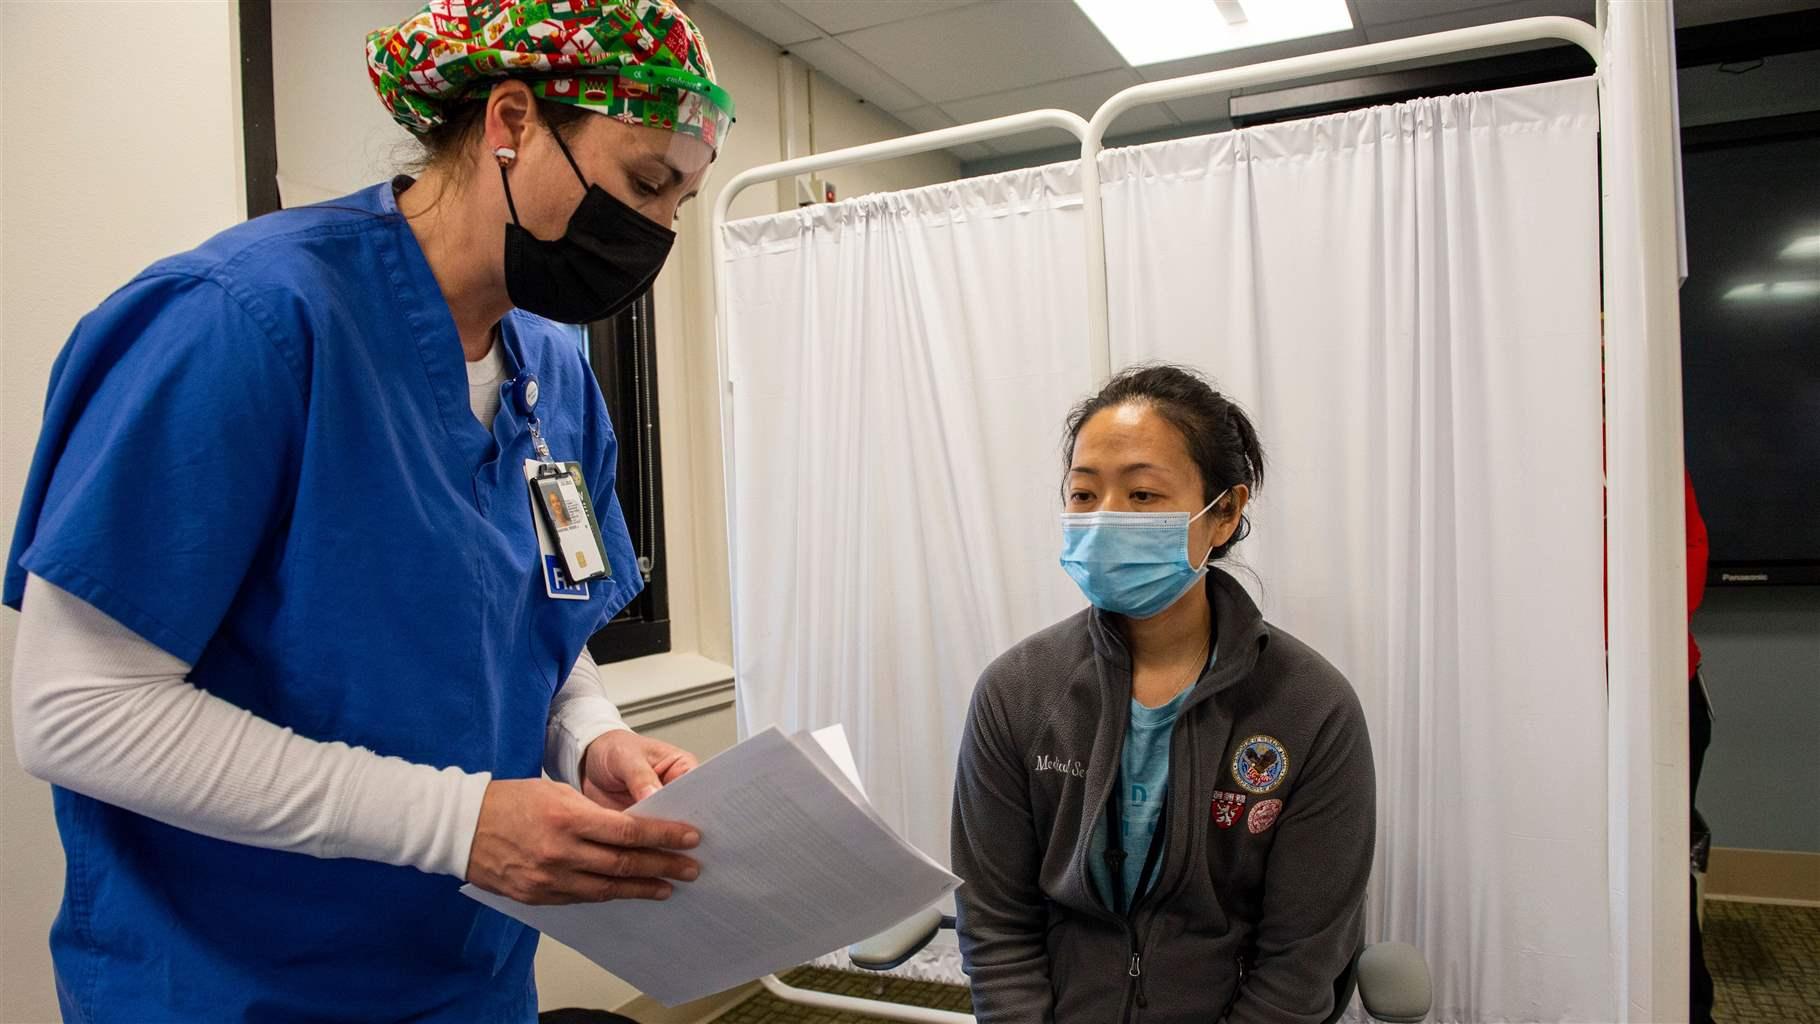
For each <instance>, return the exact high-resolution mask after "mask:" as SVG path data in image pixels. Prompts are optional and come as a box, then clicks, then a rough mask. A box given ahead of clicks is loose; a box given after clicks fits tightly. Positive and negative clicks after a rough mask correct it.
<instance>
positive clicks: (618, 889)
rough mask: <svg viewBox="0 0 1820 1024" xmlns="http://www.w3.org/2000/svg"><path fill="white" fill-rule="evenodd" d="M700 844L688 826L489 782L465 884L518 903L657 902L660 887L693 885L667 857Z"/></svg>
mask: <svg viewBox="0 0 1820 1024" xmlns="http://www.w3.org/2000/svg"><path fill="white" fill-rule="evenodd" d="M596 745H598V741H597V742H596ZM590 749H592V748H590ZM700 841H701V836H700V834H699V833H697V832H696V831H695V829H693V828H691V827H689V826H688V825H684V824H681V823H679V822H673V821H658V820H655V819H649V818H635V817H633V816H632V815H629V814H625V813H623V812H621V811H618V810H614V809H611V808H608V807H602V806H600V805H599V804H596V803H595V802H594V801H592V800H590V799H588V798H587V797H585V796H583V795H581V794H580V793H577V792H576V791H575V790H573V789H571V788H570V787H568V786H565V785H563V784H562V783H560V782H550V781H548V780H546V779H507V780H499V779H495V780H493V781H492V782H490V783H488V784H487V792H486V797H485V798H484V799H483V800H482V801H481V805H480V824H479V826H478V827H477V828H476V829H475V830H474V844H473V847H472V849H471V850H470V852H469V854H468V878H467V880H468V881H469V882H471V883H473V884H474V885H477V886H479V887H480V888H482V889H485V890H487V891H488V892H494V893H498V894H499V895H501V896H509V897H511V898H512V899H515V900H517V901H518V902H520V903H540V904H551V903H600V902H603V901H606V900H623V899H644V900H663V899H668V898H669V896H670V892H671V884H670V882H668V881H665V879H678V880H681V881H693V880H694V879H695V877H696V876H697V875H698V874H699V873H700V870H701V869H700V866H699V865H697V864H696V863H695V861H694V860H693V859H691V858H689V857H687V856H684V855H682V854H680V853H673V852H670V851H674V850H687V849H692V848H694V846H695V845H696V844H697V843H699V842H700Z"/></svg>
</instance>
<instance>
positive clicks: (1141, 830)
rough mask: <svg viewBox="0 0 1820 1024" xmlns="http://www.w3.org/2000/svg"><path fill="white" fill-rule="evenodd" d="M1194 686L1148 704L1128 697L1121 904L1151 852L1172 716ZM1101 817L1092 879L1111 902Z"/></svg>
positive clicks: (1132, 893)
mask: <svg viewBox="0 0 1820 1024" xmlns="http://www.w3.org/2000/svg"><path fill="white" fill-rule="evenodd" d="M1193 690H1194V687H1192V686H1189V687H1184V688H1183V690H1182V692H1181V693H1178V694H1176V695H1175V697H1174V699H1172V700H1171V701H1169V703H1167V704H1164V705H1162V706H1160V707H1154V708H1149V707H1145V706H1144V705H1142V704H1140V703H1138V702H1137V699H1136V698H1132V701H1131V722H1130V724H1129V725H1128V726H1126V729H1125V749H1124V752H1123V753H1121V754H1120V756H1119V784H1120V785H1122V786H1124V787H1125V788H1124V792H1123V794H1122V796H1123V799H1122V800H1121V801H1120V806H1119V810H1120V822H1119V836H1120V841H1119V845H1120V847H1121V848H1122V849H1123V850H1124V851H1125V863H1124V868H1123V871H1122V872H1121V874H1122V876H1123V877H1122V878H1120V880H1119V882H1120V887H1121V888H1122V889H1123V890H1124V893H1125V906H1126V907H1130V906H1132V905H1133V904H1134V903H1136V902H1137V897H1138V892H1137V886H1138V877H1139V876H1140V875H1142V874H1143V873H1144V858H1145V856H1146V855H1147V854H1149V852H1150V837H1151V836H1152V835H1154V834H1155V833H1156V825H1157V819H1158V818H1159V817H1161V816H1162V813H1163V799H1164V797H1165V796H1166V795H1167V794H1168V792H1169V745H1170V739H1171V737H1172V735H1173V734H1174V731H1175V720H1176V717H1177V716H1178V715H1180V714H1181V711H1182V704H1183V703H1184V702H1186V701H1187V699H1188V694H1189V693H1191V692H1193ZM1105 827H1106V826H1105V822H1104V820H1103V819H1102V821H1101V822H1100V824H1099V826H1098V827H1097V828H1095V829H1094V838H1093V849H1094V851H1095V855H1094V857H1093V858H1092V860H1090V861H1089V863H1090V864H1092V865H1093V881H1094V884H1095V885H1097V886H1099V890H1100V893H1101V894H1102V895H1103V896H1105V897H1106V902H1107V904H1108V905H1110V904H1112V902H1113V901H1112V899H1111V893H1112V885H1111V877H1110V871H1111V869H1110V868H1109V867H1108V866H1107V864H1106V860H1105V858H1104V857H1102V856H1099V853H1098V851H1101V850H1104V849H1105V848H1106V833H1105Z"/></svg>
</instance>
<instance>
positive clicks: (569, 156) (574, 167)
mask: <svg viewBox="0 0 1820 1024" xmlns="http://www.w3.org/2000/svg"><path fill="white" fill-rule="evenodd" d="M550 137H551V138H553V139H555V140H556V148H557V149H560V150H562V155H563V159H565V160H567V161H569V170H571V171H574V172H575V180H576V181H579V182H581V187H582V188H583V189H586V188H587V187H588V176H587V175H585V174H583V173H581V165H580V164H578V163H576V162H575V154H573V153H571V152H569V144H568V143H566V142H564V141H562V133H561V132H559V131H557V130H556V129H554V128H552V129H550Z"/></svg>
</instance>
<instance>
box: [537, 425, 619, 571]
mask: <svg viewBox="0 0 1820 1024" xmlns="http://www.w3.org/2000/svg"><path fill="white" fill-rule="evenodd" d="M524 471H525V482H526V484H528V485H529V487H530V498H531V519H532V521H533V523H534V525H535V526H536V532H537V545H538V554H539V556H540V557H539V561H540V563H541V565H542V568H543V578H544V591H545V593H547V594H548V595H549V596H550V597H553V598H559V599H563V600H571V601H585V600H587V599H588V582H589V581H590V580H597V579H606V578H610V576H611V567H610V566H609V565H608V564H607V560H606V545H605V544H603V543H602V542H601V538H600V524H599V521H598V520H596V518H595V516H594V502H593V500H592V498H591V497H590V496H589V494H588V485H587V482H586V479H585V478H584V477H583V476H582V473H581V466H580V465H579V464H578V463H574V462H541V461H539V460H537V459H526V460H525V466H524Z"/></svg>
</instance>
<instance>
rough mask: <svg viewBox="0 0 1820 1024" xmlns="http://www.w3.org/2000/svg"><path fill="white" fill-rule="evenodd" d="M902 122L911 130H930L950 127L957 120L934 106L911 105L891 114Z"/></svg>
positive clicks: (956, 122)
mask: <svg viewBox="0 0 1820 1024" xmlns="http://www.w3.org/2000/svg"><path fill="white" fill-rule="evenodd" d="M891 116H892V117H895V118H897V119H898V120H899V121H902V122H904V124H905V125H906V126H908V127H909V129H910V130H911V131H913V132H932V131H936V130H937V129H941V128H952V127H954V126H955V125H956V124H958V123H959V122H958V121H956V120H955V119H954V118H952V117H949V116H948V115H947V114H944V113H942V111H941V110H940V109H938V108H936V107H912V108H910V109H909V110H900V111H898V112H897V113H895V114H893V115H891Z"/></svg>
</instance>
